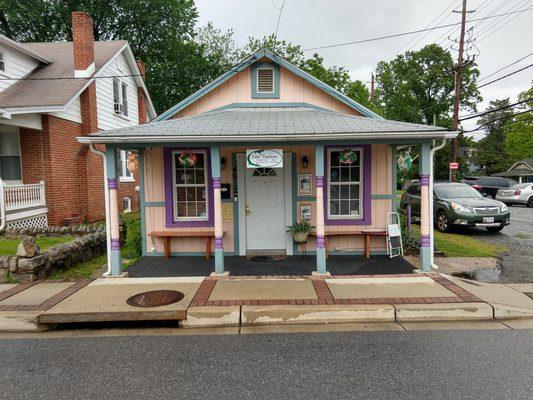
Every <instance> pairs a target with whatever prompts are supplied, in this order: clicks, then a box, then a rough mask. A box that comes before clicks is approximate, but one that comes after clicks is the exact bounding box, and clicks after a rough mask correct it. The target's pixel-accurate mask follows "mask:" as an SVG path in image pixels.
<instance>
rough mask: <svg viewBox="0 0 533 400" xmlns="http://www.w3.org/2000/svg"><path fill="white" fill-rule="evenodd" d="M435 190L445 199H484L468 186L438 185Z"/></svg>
mask: <svg viewBox="0 0 533 400" xmlns="http://www.w3.org/2000/svg"><path fill="white" fill-rule="evenodd" d="M435 190H436V191H437V193H438V194H439V196H440V197H441V198H443V199H456V198H463V199H464V198H467V199H479V198H481V197H483V196H481V194H480V193H479V192H478V191H477V190H476V189H473V188H472V187H471V186H468V185H438V186H435Z"/></svg>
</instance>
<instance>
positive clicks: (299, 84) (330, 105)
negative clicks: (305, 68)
mask: <svg viewBox="0 0 533 400" xmlns="http://www.w3.org/2000/svg"><path fill="white" fill-rule="evenodd" d="M279 91H280V93H279V98H276V99H268V98H266V99H255V98H253V97H252V78H251V67H248V68H246V69H245V70H243V71H241V72H239V73H238V74H236V75H235V76H233V77H232V78H230V79H228V80H227V81H226V82H224V83H223V84H221V85H220V86H218V87H217V88H215V89H213V90H212V91H211V92H209V93H207V94H206V95H204V96H203V97H201V98H200V99H198V100H197V101H195V102H194V103H192V104H190V105H189V106H187V107H185V108H184V109H183V110H181V111H180V112H178V113H176V114H175V115H173V116H172V117H171V118H183V117H190V116H193V115H197V114H200V113H203V112H206V111H209V110H213V109H215V108H218V107H223V106H225V105H228V104H232V103H278V102H281V103H302V102H304V103H309V104H313V105H315V106H318V107H322V108H325V109H327V110H331V111H336V112H340V113H343V114H349V115H361V114H360V113H359V112H357V111H356V110H354V109H353V108H351V107H348V106H347V105H346V104H344V103H342V102H341V101H339V100H337V99H336V98H334V97H333V96H331V95H330V94H328V93H326V92H325V91H323V90H322V89H319V88H317V87H316V86H314V85H312V84H311V83H309V82H308V81H306V80H305V79H303V78H300V77H299V76H296V75H295V74H293V73H292V72H290V71H289V70H287V69H286V68H283V67H280V88H279Z"/></svg>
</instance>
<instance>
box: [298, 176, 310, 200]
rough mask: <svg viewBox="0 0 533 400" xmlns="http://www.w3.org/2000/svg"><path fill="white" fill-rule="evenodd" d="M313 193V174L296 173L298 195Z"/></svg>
mask: <svg viewBox="0 0 533 400" xmlns="http://www.w3.org/2000/svg"><path fill="white" fill-rule="evenodd" d="M311 194H313V175H312V174H298V196H309V195H311Z"/></svg>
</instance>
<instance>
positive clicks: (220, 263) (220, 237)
mask: <svg viewBox="0 0 533 400" xmlns="http://www.w3.org/2000/svg"><path fill="white" fill-rule="evenodd" d="M211 176H212V178H213V194H214V195H213V200H214V203H215V204H214V207H213V209H214V217H215V218H214V225H215V273H217V274H223V273H224V231H223V229H222V197H221V193H220V148H219V147H218V146H212V147H211Z"/></svg>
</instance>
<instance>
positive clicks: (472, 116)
mask: <svg viewBox="0 0 533 400" xmlns="http://www.w3.org/2000/svg"><path fill="white" fill-rule="evenodd" d="M531 100H533V97H530V98H529V99H525V100H522V101H518V102H516V103H513V104H509V105H507V106H503V107H499V108H493V109H490V110H488V111H484V112H482V113H479V114H469V115H465V116H462V117H461V118H459V121H466V120H469V119H473V118H479V117H482V116H484V115H487V114H492V113H495V112H498V111H502V110H505V109H507V108H513V107H516V106H519V105H521V104H524V103H527V102H528V101H531Z"/></svg>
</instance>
